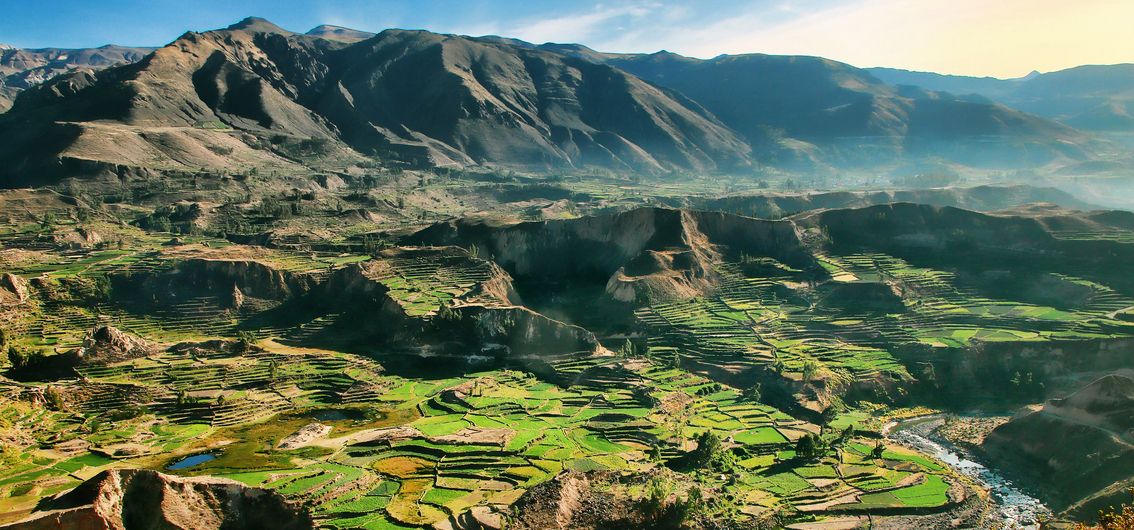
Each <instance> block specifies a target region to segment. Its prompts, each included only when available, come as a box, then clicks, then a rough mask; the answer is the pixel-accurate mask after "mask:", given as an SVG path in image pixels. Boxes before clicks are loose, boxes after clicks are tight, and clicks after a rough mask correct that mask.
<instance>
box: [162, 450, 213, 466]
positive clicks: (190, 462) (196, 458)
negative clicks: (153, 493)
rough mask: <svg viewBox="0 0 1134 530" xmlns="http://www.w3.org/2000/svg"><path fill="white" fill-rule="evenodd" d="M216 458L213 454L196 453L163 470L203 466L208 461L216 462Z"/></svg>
mask: <svg viewBox="0 0 1134 530" xmlns="http://www.w3.org/2000/svg"><path fill="white" fill-rule="evenodd" d="M216 458H217V455H216V454H214V453H198V454H195V455H189V456H187V457H185V458H182V459H181V460H178V461H176V462H174V463H172V464H170V465H168V466H165V468H166V469H169V470H178V469H188V468H191V467H193V466H196V465H200V464H204V463H205V462H208V461H210V460H216Z"/></svg>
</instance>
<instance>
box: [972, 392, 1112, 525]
mask: <svg viewBox="0 0 1134 530" xmlns="http://www.w3.org/2000/svg"><path fill="white" fill-rule="evenodd" d="M984 447H985V449H986V450H987V451H988V452H989V453H990V454H992V455H994V456H996V457H997V458H1000V459H1003V460H1004V461H1005V462H1007V463H1008V464H1010V465H1012V466H1013V468H1014V469H1015V470H1016V471H1017V472H1018V473H1021V474H1024V475H1027V476H1030V477H1034V478H1037V479H1039V481H1040V483H1041V484H1042V485H1043V487H1044V489H1045V490H1046V494H1047V496H1048V497H1049V498H1050V499H1051V501H1052V503H1053V504H1054V505H1055V506H1057V507H1059V508H1060V509H1068V510H1069V511H1072V512H1076V513H1077V514H1078V515H1080V516H1087V517H1090V516H1093V515H1094V514H1095V512H1096V511H1097V510H1098V509H1100V508H1103V507H1105V506H1107V505H1112V504H1113V505H1117V504H1118V503H1119V502H1121V501H1125V500H1126V499H1128V495H1129V489H1130V487H1131V485H1132V484H1134V379H1131V378H1130V377H1127V376H1123V375H1117V374H1112V375H1108V376H1105V377H1102V378H1100V379H1098V380H1096V381H1095V382H1093V383H1091V384H1089V385H1087V386H1086V387H1084V388H1082V389H1080V390H1079V391H1077V392H1075V393H1073V394H1071V395H1070V396H1068V397H1066V398H1062V399H1055V400H1051V401H1049V402H1047V404H1045V405H1043V406H1042V407H1037V408H1035V409H1033V410H1029V411H1026V412H1024V413H1022V414H1020V415H1018V416H1017V417H1016V418H1014V419H1012V421H1010V422H1008V423H1006V424H1004V425H1002V426H1000V427H998V428H997V429H996V430H994V431H992V433H991V434H990V435H989V436H988V438H987V439H986V440H985V443H984Z"/></svg>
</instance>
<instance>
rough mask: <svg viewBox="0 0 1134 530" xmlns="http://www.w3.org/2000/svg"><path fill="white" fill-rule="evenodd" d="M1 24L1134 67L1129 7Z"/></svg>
mask: <svg viewBox="0 0 1134 530" xmlns="http://www.w3.org/2000/svg"><path fill="white" fill-rule="evenodd" d="M3 11H4V17H3V18H0V43H5V44H9V45H13V46H17V47H23V48H34V47H71V48H75V47H92V46H99V45H102V44H107V43H114V44H122V45H132V46H160V45H163V44H166V43H168V42H170V41H172V40H174V39H176V38H177V37H178V36H179V35H181V34H182V33H184V32H185V31H187V30H194V31H204V30H209V29H215V28H221V27H225V26H227V25H229V24H232V23H234V22H236V21H238V20H240V19H242V18H244V17H246V16H252V15H254V16H259V17H264V18H267V19H269V20H271V21H272V22H275V23H276V24H278V25H280V26H282V27H284V28H286V29H290V30H292V31H306V30H308V29H310V28H312V27H314V26H317V25H319V24H335V25H341V26H346V27H351V28H355V29H361V30H367V31H374V32H377V31H380V30H382V29H386V28H405V29H427V30H431V31H437V32H443V33H458V34H464V35H502V36H507V37H515V38H520V39H524V40H527V41H531V42H536V43H543V42H577V43H581V44H585V45H587V46H590V47H591V48H594V49H597V50H601V51H608V52H645V53H650V52H655V51H659V50H668V51H671V52H675V53H680V54H683V55H689V56H693V57H701V58H709V57H714V56H716V55H720V54H723V53H729V54H736V53H771V54H790V55H818V56H822V57H827V58H830V59H835V60H838V61H843V62H847V63H850V64H853V65H855V66H860V67H867V66H889V67H896V68H906V69H911V70H925V71H933V72H940V73H949V74H960V75H980V76H984V75H988V76H995V77H1002V78H1007V77H1019V76H1023V75H1026V74H1027V73H1029V72H1031V71H1032V70H1038V71H1041V72H1048V71H1053V70H1059V69H1063V68H1068V67H1072V66H1077V65H1081V64H1114V63H1125V62H1134V29H1132V28H1134V0H731V1H728V0H688V1H679V0H626V1H621V2H610V1H602V2H594V1H562V0H561V1H552V0H463V1H456V0H434V1H429V0H370V1H364V0H246V1H239V0H54V1H51V2H44V1H43V0H3Z"/></svg>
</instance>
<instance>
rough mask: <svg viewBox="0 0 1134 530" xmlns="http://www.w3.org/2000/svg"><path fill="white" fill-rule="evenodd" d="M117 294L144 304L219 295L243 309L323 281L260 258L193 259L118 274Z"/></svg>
mask: <svg viewBox="0 0 1134 530" xmlns="http://www.w3.org/2000/svg"><path fill="white" fill-rule="evenodd" d="M111 282H112V284H113V285H114V287H115V289H116V292H117V293H120V294H123V293H128V294H123V296H124V297H127V298H133V299H136V300H137V301H141V302H144V303H156V304H164V303H173V302H176V301H178V300H181V299H184V298H186V297H195V296H206V295H208V296H215V297H217V298H218V299H220V300H225V301H227V303H228V305H229V307H231V308H233V309H240V308H242V307H243V306H244V305H245V304H246V303H248V301H249V299H259V300H266V301H270V302H283V301H285V300H289V299H292V298H296V297H300V296H303V295H306V294H307V293H309V292H311V291H312V290H313V289H314V288H315V287H316V286H317V285H319V280H318V279H317V278H316V277H314V276H313V275H311V274H306V273H293V272H289V271H286V270H282V269H280V268H277V267H275V266H273V265H269V264H267V263H264V262H261V261H258V260H256V259H251V258H249V259H239V258H231V259H208V258H190V259H184V260H180V261H176V262H174V264H173V265H172V266H171V267H169V268H168V269H156V270H152V271H147V272H141V273H126V274H115V275H112V276H111Z"/></svg>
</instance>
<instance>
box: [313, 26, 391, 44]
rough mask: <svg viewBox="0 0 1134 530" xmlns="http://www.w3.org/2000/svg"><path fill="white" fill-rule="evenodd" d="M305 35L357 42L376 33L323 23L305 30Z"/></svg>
mask: <svg viewBox="0 0 1134 530" xmlns="http://www.w3.org/2000/svg"><path fill="white" fill-rule="evenodd" d="M307 35H310V36H312V37H321V38H324V39H330V40H337V41H340V42H358V41H360V40H366V39H369V38H371V37H373V36H375V35H376V33H370V32H369V31H359V30H357V29H350V28H344V27H342V26H332V25H329V24H323V25H322V26H316V27H314V28H312V29H311V31H308V32H307Z"/></svg>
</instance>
